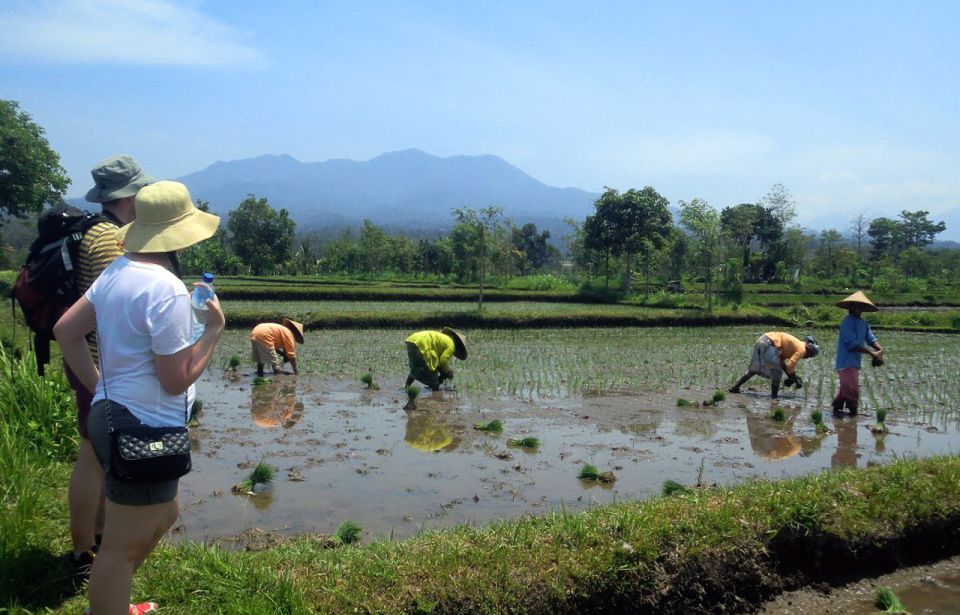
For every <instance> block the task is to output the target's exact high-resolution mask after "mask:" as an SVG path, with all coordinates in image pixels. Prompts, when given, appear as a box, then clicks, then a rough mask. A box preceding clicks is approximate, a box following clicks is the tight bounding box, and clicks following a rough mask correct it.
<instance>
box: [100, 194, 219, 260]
mask: <svg viewBox="0 0 960 615" xmlns="http://www.w3.org/2000/svg"><path fill="white" fill-rule="evenodd" d="M134 207H135V209H136V212H137V218H136V219H135V220H134V221H133V222H131V223H130V224H128V225H126V226H124V227H122V228H120V229H119V230H118V231H117V239H118V240H119V241H121V242H122V243H123V247H124V249H125V250H126V251H127V252H148V253H157V252H173V251H174V250H182V249H183V248H187V247H190V246H192V245H193V244H195V243H198V242H201V241H203V240H204V239H209V238H210V237H212V236H213V234H214V233H215V232H216V231H217V227H218V226H220V218H219V217H218V216H215V215H213V214H208V213H207V212H204V211H200V210H199V209H197V208H196V207H195V206H194V205H193V201H191V200H190V193H189V192H188V191H187V187H186V186H184V185H183V184H181V183H180V182H172V181H159V182H156V183H154V184H150V185H149V186H144V187H143V188H141V189H140V192H138V193H137V200H136V204H135V205H134Z"/></svg>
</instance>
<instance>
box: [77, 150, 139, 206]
mask: <svg viewBox="0 0 960 615" xmlns="http://www.w3.org/2000/svg"><path fill="white" fill-rule="evenodd" d="M90 175H92V176H93V183H94V184H96V185H95V186H94V187H93V188H90V190H88V191H87V195H86V197H85V198H86V199H87V201H89V202H91V203H109V202H110V201H115V200H117V199H122V198H124V197H128V196H134V195H135V194H137V192H139V191H140V189H141V188H143V187H144V186H147V185H149V184H152V183H153V182H155V181H156V180H155V179H153V178H152V177H150V176H149V175H147V174H146V173H144V172H143V169H141V168H140V164H139V163H137V161H136V160H134V159H133V157H132V156H127V155H126V154H122V155H120V156H110V157H109V158H104V159H103V160H101V161H100V162H98V163H97V166H95V167H93V170H92V171H90Z"/></svg>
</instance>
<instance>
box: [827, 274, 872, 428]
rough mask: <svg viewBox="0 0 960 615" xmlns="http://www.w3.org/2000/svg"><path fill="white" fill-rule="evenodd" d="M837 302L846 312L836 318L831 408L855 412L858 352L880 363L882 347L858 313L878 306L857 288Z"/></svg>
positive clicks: (858, 371)
mask: <svg viewBox="0 0 960 615" xmlns="http://www.w3.org/2000/svg"><path fill="white" fill-rule="evenodd" d="M837 306H838V307H842V308H844V309H846V310H847V312H848V314H847V315H846V317H844V319H843V321H841V322H840V336H839V339H837V360H836V364H835V366H836V370H837V377H838V379H839V381H840V383H839V386H838V387H837V395H836V397H834V398H833V411H834V412H840V411H842V410H843V407H844V406H846V407H847V409H848V410H849V411H850V414H856V413H857V408H858V406H859V405H860V355H862V354H868V355H870V356H871V357H873V364H874V365H882V364H883V348H881V347H880V343H879V342H878V341H877V336H876V335H874V334H873V331H871V330H870V325H869V324H867V321H866V320H864V319H863V318H861V316H860V315H861V314H863V313H864V312H877V311H879V308H878V307H877V306H875V305H874V304H873V302H872V301H870V300H869V299H867V296H866V295H865V294H863V293H862V292H860V291H859V290H858V291H857V292H855V293H853V294H852V295H850V296H849V297H847V298H846V299H844V300H843V301H840V302H839V303H837Z"/></svg>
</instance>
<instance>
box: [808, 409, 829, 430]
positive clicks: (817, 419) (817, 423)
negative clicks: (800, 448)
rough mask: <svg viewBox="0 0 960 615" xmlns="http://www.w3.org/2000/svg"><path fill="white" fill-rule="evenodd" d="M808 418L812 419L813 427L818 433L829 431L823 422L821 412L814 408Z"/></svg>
mask: <svg viewBox="0 0 960 615" xmlns="http://www.w3.org/2000/svg"><path fill="white" fill-rule="evenodd" d="M810 420H812V421H813V427H814V429H816V430H817V433H818V434H822V433H827V432H828V431H829V429H827V426H826V425H825V424H824V422H823V412H820V411H819V410H814V411H813V412H811V413H810Z"/></svg>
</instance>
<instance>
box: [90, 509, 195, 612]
mask: <svg viewBox="0 0 960 615" xmlns="http://www.w3.org/2000/svg"><path fill="white" fill-rule="evenodd" d="M106 509H107V510H106V521H107V531H106V534H105V535H104V538H103V544H102V545H101V547H100V552H99V553H98V554H97V565H96V566H94V567H93V572H92V574H91V575H90V610H91V611H92V612H93V613H96V614H97V615H126V613H127V611H128V609H129V607H130V586H131V583H132V582H133V573H134V571H136V569H137V568H138V567H139V566H140V564H142V563H143V561H144V560H145V559H146V558H147V556H148V555H149V554H150V552H151V551H153V549H154V547H156V546H157V543H158V542H159V541H160V538H161V537H162V536H163V535H164V533H166V531H167V530H168V529H170V526H171V525H173V523H174V522H175V521H176V520H177V511H178V504H177V501H176V500H174V501H172V502H165V503H163V504H150V505H147V506H124V505H122V504H116V503H114V502H110V501H107V506H106Z"/></svg>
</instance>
